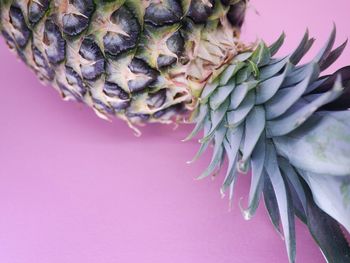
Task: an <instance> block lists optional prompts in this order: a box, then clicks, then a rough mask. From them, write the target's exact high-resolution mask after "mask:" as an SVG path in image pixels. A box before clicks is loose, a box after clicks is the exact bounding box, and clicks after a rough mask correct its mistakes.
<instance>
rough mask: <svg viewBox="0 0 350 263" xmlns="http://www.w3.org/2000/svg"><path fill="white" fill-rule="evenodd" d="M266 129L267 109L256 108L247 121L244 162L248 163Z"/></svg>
mask: <svg viewBox="0 0 350 263" xmlns="http://www.w3.org/2000/svg"><path fill="white" fill-rule="evenodd" d="M264 129H265V109H264V107H262V106H255V107H254V108H253V109H252V111H251V112H250V113H249V115H248V116H247V118H246V121H245V136H244V144H243V151H242V152H243V157H242V160H241V161H242V162H246V161H247V160H248V159H249V158H250V156H251V154H252V152H253V150H254V148H255V146H256V144H257V143H258V140H259V138H260V136H261V134H262V133H263V131H264Z"/></svg>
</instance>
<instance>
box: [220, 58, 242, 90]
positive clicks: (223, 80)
mask: <svg viewBox="0 0 350 263" xmlns="http://www.w3.org/2000/svg"><path fill="white" fill-rule="evenodd" d="M245 65H246V64H245V63H243V62H236V63H233V64H230V65H229V66H228V67H227V68H226V69H225V70H224V72H223V73H221V75H220V85H221V86H224V85H226V84H227V82H229V81H230V80H232V79H234V77H235V75H236V73H237V72H238V71H239V70H240V69H241V68H243V67H244V66H245Z"/></svg>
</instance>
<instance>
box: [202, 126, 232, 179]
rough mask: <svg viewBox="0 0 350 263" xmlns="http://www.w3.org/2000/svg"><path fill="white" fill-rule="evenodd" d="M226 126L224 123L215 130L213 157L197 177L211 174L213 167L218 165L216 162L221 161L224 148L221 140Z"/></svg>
mask: <svg viewBox="0 0 350 263" xmlns="http://www.w3.org/2000/svg"><path fill="white" fill-rule="evenodd" d="M226 130H227V129H226V128H225V126H224V125H222V126H221V127H220V128H219V129H217V130H216V131H215V136H214V140H215V144H214V152H213V157H212V160H211V162H210V164H209V166H208V168H207V169H206V170H205V171H204V172H203V173H202V174H201V175H200V176H199V177H198V179H203V178H205V177H207V176H209V175H211V174H212V173H213V172H214V170H215V168H216V167H217V166H218V164H219V163H220V161H221V158H222V153H223V150H224V147H223V141H224V138H225V135H226Z"/></svg>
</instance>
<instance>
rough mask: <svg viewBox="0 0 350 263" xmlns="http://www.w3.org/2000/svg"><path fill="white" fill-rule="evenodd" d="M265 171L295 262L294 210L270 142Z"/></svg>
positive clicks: (288, 248)
mask: <svg viewBox="0 0 350 263" xmlns="http://www.w3.org/2000/svg"><path fill="white" fill-rule="evenodd" d="M266 153H267V155H266V162H265V169H266V172H267V174H268V175H269V178H270V180H271V183H272V187H273V190H274V193H275V195H276V199H277V204H278V210H279V214H280V218H281V223H282V226H283V233H284V238H285V243H286V248H287V253H288V258H289V261H290V262H291V263H293V262H295V252H296V243H295V225H294V209H293V205H292V203H291V197H290V193H289V190H288V188H286V185H285V182H284V180H283V177H282V175H281V172H280V170H279V167H278V162H277V156H276V151H275V149H274V146H273V144H272V143H271V142H268V143H267V150H266Z"/></svg>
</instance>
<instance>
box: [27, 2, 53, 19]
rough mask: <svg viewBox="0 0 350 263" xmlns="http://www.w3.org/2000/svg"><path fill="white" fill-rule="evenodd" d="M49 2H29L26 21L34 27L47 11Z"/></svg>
mask: <svg viewBox="0 0 350 263" xmlns="http://www.w3.org/2000/svg"><path fill="white" fill-rule="evenodd" d="M49 4H50V3H49V0H40V1H39V0H35V1H33V0H30V1H29V2H28V20H29V22H30V23H31V24H32V25H35V24H36V23H38V22H39V20H40V19H41V18H42V17H43V16H44V14H45V12H46V11H47V10H48V9H49Z"/></svg>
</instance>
